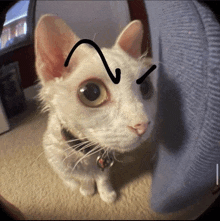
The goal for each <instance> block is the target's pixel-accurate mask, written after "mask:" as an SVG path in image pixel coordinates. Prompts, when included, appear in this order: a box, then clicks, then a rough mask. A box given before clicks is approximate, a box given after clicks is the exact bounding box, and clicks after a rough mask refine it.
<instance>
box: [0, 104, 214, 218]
mask: <svg viewBox="0 0 220 221" xmlns="http://www.w3.org/2000/svg"><path fill="white" fill-rule="evenodd" d="M27 103H28V109H27V110H26V111H25V112H23V113H22V114H19V115H17V116H16V117H14V118H13V119H12V121H11V123H12V129H11V131H10V132H7V133H5V134H2V135H0V151H1V152H0V194H1V195H2V196H3V197H4V198H6V199H7V200H8V201H9V202H11V203H13V204H14V205H15V206H17V207H18V208H19V209H20V210H21V211H22V213H23V214H24V215H25V216H26V217H27V219H30V220H33V219H38V220H39V219H40V220H42V219H50V220H51V219H56V220H57V219H73V220H74V219H81V220H83V219H84V220H85V219H89V220H92V219H104V220H109V219H125V220H130V219H138V220H139V219H151V220H158V219H159V220H161V219H167V220H170V219H182V220H186V219H194V218H196V217H198V216H199V215H201V214H202V213H203V211H204V210H205V209H207V207H208V206H209V205H210V204H211V203H212V202H213V201H214V199H215V198H216V197H217V196H216V197H215V198H213V196H212V195H211V194H209V195H207V197H206V198H204V200H203V201H202V202H200V204H197V205H194V206H192V207H189V208H188V209H186V210H184V211H179V212H177V213H173V214H166V215H163V214H158V213H155V212H154V211H152V210H151V208H150V207H149V205H150V204H149V200H150V194H151V192H150V187H151V169H152V165H151V163H150V161H149V159H148V158H149V157H150V155H151V154H150V152H149V154H147V156H146V157H145V158H143V157H142V160H140V161H138V162H136V163H134V162H133V163H132V162H130V163H125V164H121V163H116V164H115V166H114V173H113V175H112V180H113V181H112V182H113V185H114V187H115V188H116V190H117V192H118V194H119V198H118V200H117V201H116V202H115V203H114V204H112V205H108V204H106V203H104V202H103V201H101V199H100V197H99V195H98V194H95V195H94V196H92V197H89V198H87V197H84V196H82V195H81V194H80V193H79V191H78V190H77V191H75V192H72V191H71V190H70V189H68V188H67V187H65V186H64V185H63V183H62V181H61V180H60V179H59V178H58V176H57V175H56V174H55V173H54V172H53V170H52V169H51V168H50V166H49V164H48V163H47V161H46V159H45V157H44V154H43V148H42V145H41V140H42V136H43V133H44V131H45V129H46V124H47V114H42V113H40V110H39V108H38V107H39V105H38V103H37V102H36V101H34V100H28V102H27ZM139 155H143V154H142V153H141V151H139V152H138V153H137V156H139ZM126 159H129V155H128V156H127V158H126Z"/></svg>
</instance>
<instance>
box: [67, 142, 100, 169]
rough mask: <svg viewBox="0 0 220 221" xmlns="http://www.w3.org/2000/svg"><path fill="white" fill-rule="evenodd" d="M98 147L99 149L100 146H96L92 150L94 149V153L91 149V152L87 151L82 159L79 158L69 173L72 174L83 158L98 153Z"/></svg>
mask: <svg viewBox="0 0 220 221" xmlns="http://www.w3.org/2000/svg"><path fill="white" fill-rule="evenodd" d="M99 147H100V145H97V147H95V148H94V149H96V151H94V149H93V150H90V151H89V152H88V153H86V154H85V155H84V156H83V157H81V158H80V159H79V160H78V161H77V162H76V163H75V165H74V167H73V168H72V171H71V172H73V171H74V170H75V168H76V166H77V165H78V164H79V163H80V161H82V160H83V159H84V158H86V157H89V156H91V155H92V154H95V153H97V152H99V151H100V149H99ZM93 151H94V152H93ZM91 152H93V153H91Z"/></svg>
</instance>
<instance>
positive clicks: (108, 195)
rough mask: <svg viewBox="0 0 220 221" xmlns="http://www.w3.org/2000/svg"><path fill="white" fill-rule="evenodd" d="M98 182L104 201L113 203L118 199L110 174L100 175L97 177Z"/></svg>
mask: <svg viewBox="0 0 220 221" xmlns="http://www.w3.org/2000/svg"><path fill="white" fill-rule="evenodd" d="M96 184H97V189H98V192H99V194H100V197H101V199H102V200H103V201H104V202H106V203H112V202H114V201H115V200H116V198H117V194H116V192H115V190H114V189H113V187H112V185H111V183H110V181H109V177H108V176H106V175H103V176H98V177H97V178H96Z"/></svg>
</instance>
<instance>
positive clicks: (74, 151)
mask: <svg viewBox="0 0 220 221" xmlns="http://www.w3.org/2000/svg"><path fill="white" fill-rule="evenodd" d="M88 142H89V144H87V145H86V146H85V147H83V148H81V149H80V150H75V149H76V147H74V148H73V150H72V151H71V152H70V153H69V154H68V156H67V157H65V159H64V160H63V162H64V161H65V160H66V159H67V158H69V157H71V156H72V155H74V154H77V153H78V152H80V151H82V150H84V149H86V148H88V147H90V146H93V145H95V143H94V142H90V141H88ZM71 148H72V147H71Z"/></svg>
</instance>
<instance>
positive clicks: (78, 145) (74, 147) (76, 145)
mask: <svg viewBox="0 0 220 221" xmlns="http://www.w3.org/2000/svg"><path fill="white" fill-rule="evenodd" d="M87 143H90V141H88V140H87V141H84V142H81V143H79V144H74V145H72V146H70V147H68V148H67V149H65V151H66V150H70V149H74V150H75V149H76V148H78V147H80V146H82V145H84V144H87Z"/></svg>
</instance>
